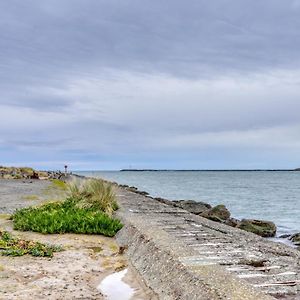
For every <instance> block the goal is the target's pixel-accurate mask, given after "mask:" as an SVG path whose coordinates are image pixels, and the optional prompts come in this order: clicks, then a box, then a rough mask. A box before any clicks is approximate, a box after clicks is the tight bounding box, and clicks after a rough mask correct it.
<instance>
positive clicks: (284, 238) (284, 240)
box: [73, 170, 300, 250]
mask: <svg viewBox="0 0 300 300" xmlns="http://www.w3.org/2000/svg"><path fill="white" fill-rule="evenodd" d="M253 171H254V170H253ZM73 176H75V177H78V178H82V179H83V178H91V179H100V180H103V181H106V182H108V183H111V184H113V185H115V186H117V187H120V188H124V189H127V190H129V191H131V192H133V193H137V194H139V195H143V196H145V197H147V198H149V199H152V200H155V201H161V202H164V203H166V204H168V205H173V206H174V203H176V202H178V200H169V199H166V198H161V197H155V196H152V195H151V194H149V193H148V192H147V191H144V190H139V189H138V188H137V187H135V186H129V185H127V184H120V183H118V182H115V181H111V180H107V179H104V178H101V177H94V176H85V175H78V174H73ZM180 201H190V200H180ZM192 201H193V200H192ZM195 202H197V203H199V202H198V201H195ZM200 203H202V202H200ZM175 206H176V205H175ZM179 207H180V206H179ZM233 218H234V217H233ZM267 222H268V221H267ZM224 225H226V226H230V225H228V224H224ZM275 225H276V224H275ZM276 227H277V226H276ZM298 232H300V230H299V231H294V232H290V233H285V234H279V235H278V232H276V235H275V236H273V237H265V238H266V239H269V240H271V241H273V242H276V243H281V244H284V245H286V246H288V247H291V248H293V249H297V248H298V249H299V250H300V247H299V243H298V244H297V242H295V243H294V242H293V241H291V240H289V237H292V236H293V235H294V234H297V233H298Z"/></svg>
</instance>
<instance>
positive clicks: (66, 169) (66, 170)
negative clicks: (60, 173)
mask: <svg viewBox="0 0 300 300" xmlns="http://www.w3.org/2000/svg"><path fill="white" fill-rule="evenodd" d="M67 174H68V166H67V165H65V176H67Z"/></svg>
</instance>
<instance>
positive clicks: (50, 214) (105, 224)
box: [12, 198, 122, 236]
mask: <svg viewBox="0 0 300 300" xmlns="http://www.w3.org/2000/svg"><path fill="white" fill-rule="evenodd" d="M12 218H13V221H14V229H16V230H22V231H36V232H41V233H68V232H70V233H88V234H103V235H106V236H114V235H115V234H116V233H117V232H118V231H119V230H120V229H121V228H122V224H121V222H120V221H119V220H118V219H114V218H112V217H110V216H108V215H107V214H105V213H104V212H102V211H100V210H99V209H97V208H96V207H93V206H91V207H80V206H78V199H74V198H68V199H67V200H65V201H63V202H54V203H48V204H45V205H43V206H40V207H30V208H23V209H20V210H18V211H17V212H16V213H15V214H14V215H13V217H12Z"/></svg>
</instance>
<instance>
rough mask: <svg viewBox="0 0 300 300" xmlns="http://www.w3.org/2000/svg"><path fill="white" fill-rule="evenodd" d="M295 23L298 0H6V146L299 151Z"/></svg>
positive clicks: (0, 129)
mask: <svg viewBox="0 0 300 300" xmlns="http://www.w3.org/2000/svg"><path fill="white" fill-rule="evenodd" d="M299 28H300V1H298V0H287V1H282V0H263V1H251V0H245V1H238V0H227V1H225V0H220V1H204V0H191V1H179V0H166V1H159V0H154V1H143V0H124V1H123V0H122V1H119V0H118V1H117V0H110V1H104V0H88V1H83V0H72V1H66V0H51V1H48V0H45V1H40V0H27V1H20V0H5V1H1V2H0V113H1V118H0V145H1V147H2V149H5V152H4V153H3V156H2V157H4V159H6V160H7V161H13V160H14V159H16V158H18V159H19V161H22V160H21V158H23V157H24V159H25V158H26V159H27V160H28V161H31V162H34V161H40V162H45V161H47V160H51V161H53V162H61V161H62V160H63V159H65V158H66V157H68V153H69V155H70V156H72V157H76V159H77V161H78V165H80V166H83V165H84V161H86V164H88V165H91V163H90V162H87V161H92V160H95V161H96V160H97V159H98V158H99V157H100V158H101V157H106V159H107V161H109V162H110V163H107V164H106V166H108V165H109V164H111V165H114V166H115V165H116V164H117V163H113V161H118V163H119V164H122V162H123V161H126V160H131V159H133V157H134V153H135V154H136V153H138V155H137V154H136V157H137V160H139V163H141V164H142V163H143V159H144V160H147V159H150V158H149V157H151V153H154V154H153V156H154V157H155V159H156V161H158V162H159V163H160V164H163V163H164V161H167V160H168V157H171V158H172V159H174V160H175V161H176V157H177V158H181V157H184V156H185V155H186V156H188V155H191V158H189V161H196V162H197V157H198V156H197V153H199V152H201V151H202V152H201V153H202V154H203V151H204V150H203V149H210V150H209V152H210V153H214V159H215V160H216V161H218V160H219V159H220V156H218V154H217V153H218V151H221V150H222V151H225V150H224V149H225V148H226V151H229V150H228V148H230V147H229V146H228V145H230V143H231V142H232V145H234V147H235V149H234V150H232V151H234V152H237V149H246V148H247V147H248V148H247V149H248V150H247V151H250V150H249V149H250V148H251V151H254V152H253V157H255V153H256V154H257V153H260V151H264V150H266V149H268V150H269V148H268V145H271V144H272V147H273V149H274V153H276V151H279V152H280V151H283V150H282V149H281V148H280V147H279V143H271V142H272V139H273V135H275V136H276V137H277V139H278V140H279V141H282V143H283V144H285V145H286V146H287V147H288V148H289V150H286V149H285V151H287V153H291V152H289V151H292V150H291V149H293V148H294V149H298V143H297V140H298V135H297V134H296V133H295V128H298V125H299V116H298V112H299V110H300V104H299V97H300V90H299V79H298V78H300V76H299V74H300V73H299V67H300V65H299V63H300V51H299V50H300V35H299V30H298V29H299ZM278 128H279V129H278ZM282 128H284V130H283V129H282ZM243 135H245V136H246V137H249V140H250V141H253V144H254V145H255V146H254V147H250V146H249V144H247V143H246V142H245V138H244V137H243ZM281 135H284V137H285V138H283V139H280V138H279V137H280V136H281ZM255 147H256V149H257V150H256V152H255V149H254V148H255ZM6 149H7V151H6ZM220 149H221V150H220ZM232 149H233V146H232ZM276 149H277V150H276ZM9 150H11V151H10V153H9ZM247 151H246V152H247ZM107 153H108V154H107ZM149 153H150V154H149ZM247 153H248V152H247ZM280 153H281V154H280V157H282V156H283V154H282V153H283V152H280ZM106 155H107V156H110V155H111V156H110V157H107V156H106ZM257 155H258V154H257ZM233 156H234V155H233ZM20 157H21V158H20ZM293 157H294V158H293V161H296V160H297V156H296V155H295V154H293ZM100 158H99V159H100ZM24 159H23V161H24ZM291 160H292V159H291ZM232 161H233V162H234V160H232ZM240 161H241V160H240ZM190 163H191V162H190ZM245 163H246V162H245ZM182 164H183V163H182Z"/></svg>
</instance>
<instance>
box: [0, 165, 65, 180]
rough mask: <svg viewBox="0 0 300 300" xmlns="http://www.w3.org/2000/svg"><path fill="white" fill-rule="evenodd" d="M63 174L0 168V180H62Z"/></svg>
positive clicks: (27, 169) (31, 169)
mask: <svg viewBox="0 0 300 300" xmlns="http://www.w3.org/2000/svg"><path fill="white" fill-rule="evenodd" d="M64 177H65V174H64V173H62V172H60V171H58V172H52V171H51V172H50V171H38V170H34V169H33V168H28V167H21V168H17V167H3V166H0V179H1V178H2V179H64Z"/></svg>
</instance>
